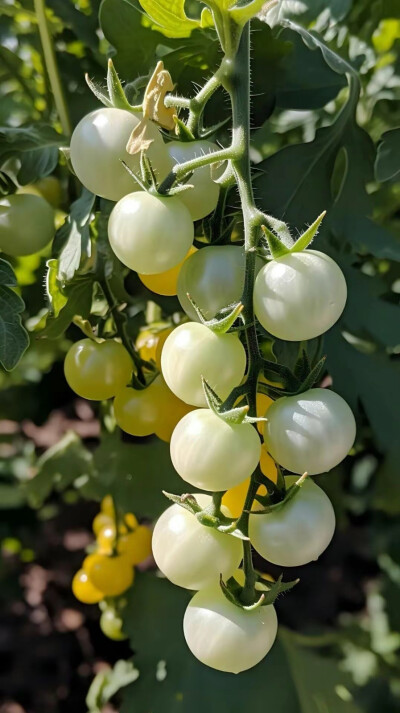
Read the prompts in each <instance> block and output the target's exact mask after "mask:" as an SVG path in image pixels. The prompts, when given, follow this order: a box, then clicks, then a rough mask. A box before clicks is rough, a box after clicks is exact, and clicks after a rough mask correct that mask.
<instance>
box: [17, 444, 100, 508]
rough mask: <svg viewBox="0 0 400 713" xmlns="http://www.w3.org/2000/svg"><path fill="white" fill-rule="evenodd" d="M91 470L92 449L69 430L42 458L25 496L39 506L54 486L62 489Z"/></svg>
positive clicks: (26, 487)
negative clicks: (89, 449)
mask: <svg viewBox="0 0 400 713" xmlns="http://www.w3.org/2000/svg"><path fill="white" fill-rule="evenodd" d="M91 472H92V455H91V453H90V452H89V451H88V450H87V448H85V446H84V445H83V444H82V441H81V440H80V438H79V437H78V436H77V435H76V434H75V433H73V432H69V433H66V434H65V436H63V438H61V440H60V441H59V442H58V443H57V444H56V445H55V446H52V447H51V448H49V449H48V450H47V451H46V452H45V453H44V454H43V455H42V456H41V457H40V458H39V460H38V462H37V473H36V475H35V476H34V477H33V478H32V479H31V480H29V481H28V482H27V483H26V485H25V488H24V490H25V494H26V497H27V498H28V501H29V503H30V505H31V506H32V507H36V508H37V507H40V506H41V505H42V504H43V502H44V501H45V500H46V498H47V497H48V496H49V495H50V493H51V491H52V490H53V489H55V490H57V491H58V492H62V491H63V490H66V489H67V488H68V487H69V486H70V485H72V483H73V482H74V481H75V480H76V479H77V478H79V477H81V476H87V477H88V476H89V474H90V473H91Z"/></svg>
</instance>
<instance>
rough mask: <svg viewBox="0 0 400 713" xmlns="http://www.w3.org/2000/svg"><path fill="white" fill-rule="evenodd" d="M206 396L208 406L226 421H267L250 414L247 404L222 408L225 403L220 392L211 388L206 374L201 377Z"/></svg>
mask: <svg viewBox="0 0 400 713" xmlns="http://www.w3.org/2000/svg"><path fill="white" fill-rule="evenodd" d="M201 380H202V384H203V390H204V396H205V399H206V401H207V406H208V408H209V409H211V411H213V413H215V415H216V416H218V417H219V418H221V419H222V420H223V421H225V422H226V423H234V424H237V425H239V424H241V423H258V422H259V421H267V420H268V419H267V418H260V417H258V416H254V417H253V416H248V415H247V414H248V412H249V407H248V405H247V404H245V405H244V406H236V407H235V408H231V409H227V410H226V411H224V410H223V409H222V406H223V403H222V400H221V399H220V397H219V396H218V394H217V393H216V392H215V391H214V389H212V388H211V386H210V384H209V383H208V382H207V381H206V379H205V378H204V376H202V377H201Z"/></svg>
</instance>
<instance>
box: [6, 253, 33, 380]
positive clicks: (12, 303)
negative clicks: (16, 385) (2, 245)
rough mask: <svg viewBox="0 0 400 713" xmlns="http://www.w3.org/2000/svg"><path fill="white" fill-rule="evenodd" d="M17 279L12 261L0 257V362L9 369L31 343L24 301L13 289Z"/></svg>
mask: <svg viewBox="0 0 400 713" xmlns="http://www.w3.org/2000/svg"><path fill="white" fill-rule="evenodd" d="M16 285H17V281H16V279H15V275H14V272H13V269H12V267H11V265H10V263H8V262H6V260H3V259H2V258H0V364H1V365H2V366H3V367H4V369H6V370H7V371H11V370H12V369H14V368H15V367H16V366H17V364H18V362H19V360H20V358H21V356H22V355H23V353H24V352H25V350H26V349H27V347H28V345H29V337H28V333H27V331H26V329H25V328H24V327H23V326H22V322H21V312H23V311H24V309H25V304H24V301H23V300H22V299H21V297H20V296H19V295H17V293H16V292H14V290H13V289H12V288H13V287H16Z"/></svg>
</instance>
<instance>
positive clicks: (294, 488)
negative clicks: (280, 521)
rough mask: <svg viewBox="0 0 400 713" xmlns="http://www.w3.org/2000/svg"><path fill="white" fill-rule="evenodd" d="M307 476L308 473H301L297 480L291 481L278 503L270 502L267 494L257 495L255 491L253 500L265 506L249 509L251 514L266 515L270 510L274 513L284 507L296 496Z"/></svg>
mask: <svg viewBox="0 0 400 713" xmlns="http://www.w3.org/2000/svg"><path fill="white" fill-rule="evenodd" d="M307 477H308V473H303V475H302V476H301V477H300V478H299V479H298V480H296V482H295V483H293V485H291V486H290V488H288V489H287V490H286V492H285V494H284V497H283V498H282V500H280V501H279V502H278V503H273V502H271V498H270V496H269V495H259V494H258V493H257V495H256V496H255V500H257V502H259V503H260V505H263V506H265V507H263V508H262V509H260V510H251V511H250V514H251V515H266V514H269V513H272V512H274V513H275V512H278V511H279V510H282V509H283V508H284V507H286V505H287V504H288V503H289V502H290V501H291V500H293V498H295V497H296V495H298V493H299V492H300V490H301V488H302V486H303V485H304V483H305V481H306V479H307Z"/></svg>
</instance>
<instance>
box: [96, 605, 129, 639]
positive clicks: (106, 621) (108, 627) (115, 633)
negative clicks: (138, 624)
mask: <svg viewBox="0 0 400 713" xmlns="http://www.w3.org/2000/svg"><path fill="white" fill-rule="evenodd" d="M123 624H124V622H123V621H122V618H121V617H120V616H119V615H118V614H117V612H116V611H115V609H112V608H111V607H108V608H107V609H104V611H103V612H102V614H101V617H100V629H101V630H102V632H103V634H104V635H105V636H107V637H108V638H109V639H112V640H113V641H124V639H127V638H128V637H127V635H126V634H124V632H123V631H122V627H123Z"/></svg>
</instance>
